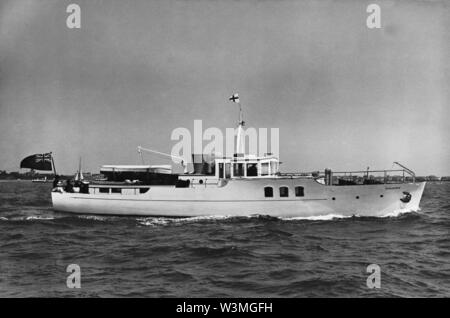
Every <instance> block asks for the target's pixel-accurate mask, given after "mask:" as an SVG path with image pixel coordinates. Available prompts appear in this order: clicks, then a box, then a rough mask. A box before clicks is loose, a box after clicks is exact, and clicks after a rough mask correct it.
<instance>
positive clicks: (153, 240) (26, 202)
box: [0, 181, 450, 297]
mask: <svg viewBox="0 0 450 318" xmlns="http://www.w3.org/2000/svg"><path fill="white" fill-rule="evenodd" d="M50 187H51V185H50V184H32V183H30V182H25V181H22V182H0V296H1V297H29V296H33V297H35V296H38V297H52V296H55V297H65V296H75V297H86V296H88V297H91V296H94V297H95V296H100V297H133V296H135V297H310V296H317V297H349V296H355V297H380V296H381V297H385V296H387V297H419V296H423V297H437V296H445V297H449V296H450V237H449V235H450V231H449V229H450V199H449V198H450V183H444V184H427V187H426V189H425V192H424V196H423V201H422V203H421V207H422V210H421V211H420V212H418V213H407V214H403V215H400V216H397V217H385V218H372V217H363V218H359V217H355V218H333V219H330V220H280V219H275V218H267V217H253V218H226V217H221V218H185V219H170V218H151V217H149V218H137V217H109V216H107V217H104V216H80V215H69V214H62V213H57V212H54V211H52V209H51V200H50ZM69 264H78V265H79V266H80V267H81V289H68V288H67V286H66V279H67V276H68V275H69V273H66V268H67V266H68V265H69ZM369 264H378V265H379V266H380V267H381V288H380V289H369V288H368V287H367V285H366V279H367V277H368V276H369V275H370V274H369V273H366V268H367V266H368V265H369Z"/></svg>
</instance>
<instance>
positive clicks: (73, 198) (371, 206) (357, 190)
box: [52, 178, 425, 218]
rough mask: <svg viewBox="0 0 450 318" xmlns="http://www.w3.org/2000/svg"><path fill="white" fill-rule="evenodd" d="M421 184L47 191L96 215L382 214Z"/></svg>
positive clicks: (415, 197)
mask: <svg viewBox="0 0 450 318" xmlns="http://www.w3.org/2000/svg"><path fill="white" fill-rule="evenodd" d="M268 185H270V186H273V188H274V196H273V197H272V198H266V197H265V196H264V191H263V189H264V187H265V186H268ZM279 186H287V187H289V197H280V196H279V193H278V187H279ZM296 186H303V187H304V189H305V194H304V196H302V197H296V196H295V193H294V187H296ZM424 187H425V182H422V183H404V184H374V185H351V186H326V185H323V184H320V183H318V182H316V181H315V180H313V179H302V178H299V179H295V178H294V179H292V178H271V179H254V180H248V179H247V180H239V179H237V180H230V181H228V183H227V184H226V185H224V186H219V185H217V184H207V185H205V184H202V185H200V184H194V185H192V186H191V187H188V188H175V187H174V186H152V187H150V189H149V191H148V192H146V193H143V194H139V193H138V194H134V193H133V194H102V193H95V194H92V193H91V194H82V193H67V192H52V201H53V207H54V209H55V210H57V211H63V212H74V213H82V214H99V215H101V214H107V215H124V216H126V215H133V216H134V215H136V216H171V217H188V216H250V215H255V214H256V215H258V214H259V215H269V216H273V217H284V218H294V217H314V216H324V215H341V216H353V215H359V216H387V215H393V214H397V213H401V212H410V211H417V210H419V203H420V200H421V197H422V193H423V190H424ZM405 191H406V192H408V193H410V194H411V200H410V201H409V202H407V203H404V202H402V201H401V200H400V199H401V198H402V197H403V192H405ZM357 197H358V198H357ZM333 198H334V200H333Z"/></svg>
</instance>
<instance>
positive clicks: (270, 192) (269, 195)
mask: <svg viewBox="0 0 450 318" xmlns="http://www.w3.org/2000/svg"><path fill="white" fill-rule="evenodd" d="M264 196H265V197H266V198H272V197H273V188H272V187H265V188H264Z"/></svg>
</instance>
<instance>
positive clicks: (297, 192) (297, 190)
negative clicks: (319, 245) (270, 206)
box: [295, 187, 305, 197]
mask: <svg viewBox="0 0 450 318" xmlns="http://www.w3.org/2000/svg"><path fill="white" fill-rule="evenodd" d="M295 196H296V197H304V196H305V189H304V188H303V187H295Z"/></svg>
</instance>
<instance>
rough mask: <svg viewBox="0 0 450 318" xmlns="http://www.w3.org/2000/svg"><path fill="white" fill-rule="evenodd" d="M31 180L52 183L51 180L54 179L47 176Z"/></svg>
mask: <svg viewBox="0 0 450 318" xmlns="http://www.w3.org/2000/svg"><path fill="white" fill-rule="evenodd" d="M31 182H35V183H50V182H53V179H47V177H44V178H35V179H31Z"/></svg>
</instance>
